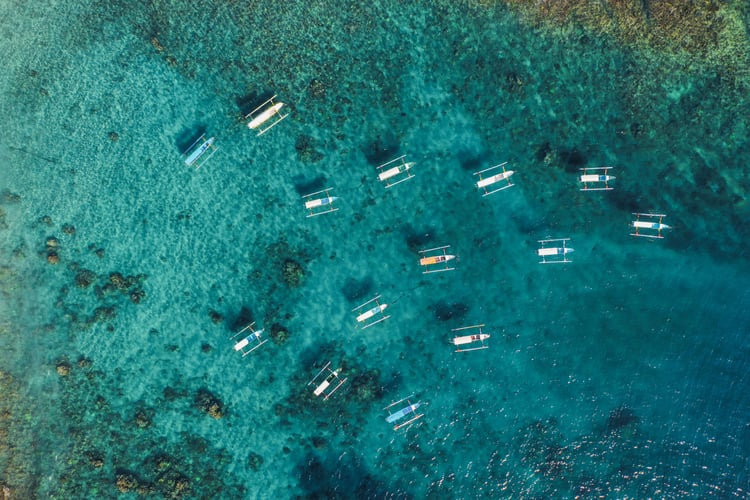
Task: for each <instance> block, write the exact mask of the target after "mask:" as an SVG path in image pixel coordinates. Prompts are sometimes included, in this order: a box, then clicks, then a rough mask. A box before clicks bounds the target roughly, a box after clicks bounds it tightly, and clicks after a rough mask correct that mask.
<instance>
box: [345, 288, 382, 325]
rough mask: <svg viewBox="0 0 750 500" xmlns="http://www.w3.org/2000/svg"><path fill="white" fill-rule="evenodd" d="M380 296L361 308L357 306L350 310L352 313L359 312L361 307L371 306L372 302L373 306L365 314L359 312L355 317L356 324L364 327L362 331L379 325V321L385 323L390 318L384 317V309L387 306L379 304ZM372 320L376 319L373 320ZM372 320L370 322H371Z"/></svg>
mask: <svg viewBox="0 0 750 500" xmlns="http://www.w3.org/2000/svg"><path fill="white" fill-rule="evenodd" d="M379 299H380V295H378V296H376V297H375V298H374V299H370V300H368V301H367V302H365V303H364V304H362V305H361V306H357V307H355V308H354V309H352V312H357V311H361V310H362V308H363V307H365V306H367V305H368V304H371V303H372V302H374V303H375V306H374V307H372V308H370V309H367V310H366V311H365V312H361V313H359V314H358V315H357V323H360V324H363V325H364V326H363V327H362V329H363V330H364V329H365V328H370V327H371V326H372V325H375V324H377V323H380V322H381V321H385V320H387V319H388V318H390V315H388V316H386V315H385V313H384V312H383V311H385V308H386V307H388V304H381V303H380V301H379ZM374 318H378V319H376V320H374ZM371 320H372V321H371Z"/></svg>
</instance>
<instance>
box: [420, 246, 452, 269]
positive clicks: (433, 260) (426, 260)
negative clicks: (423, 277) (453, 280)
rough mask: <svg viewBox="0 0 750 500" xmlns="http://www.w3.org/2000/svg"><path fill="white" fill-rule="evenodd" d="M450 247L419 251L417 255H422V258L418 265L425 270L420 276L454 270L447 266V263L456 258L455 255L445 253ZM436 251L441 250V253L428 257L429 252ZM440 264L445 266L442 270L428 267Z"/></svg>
mask: <svg viewBox="0 0 750 500" xmlns="http://www.w3.org/2000/svg"><path fill="white" fill-rule="evenodd" d="M450 247H451V246H450V245H446V246H442V247H436V248H429V249H427V250H420V251H419V253H420V254H421V255H422V257H421V258H420V259H419V265H420V266H424V267H425V270H424V271H422V274H430V273H440V272H443V271H453V270H454V269H456V268H455V267H449V264H448V262H450V261H451V260H453V259H455V258H456V256H455V255H448V253H447V252H446V249H448V248H450ZM436 250H442V253H438V254H434V255H430V254H431V252H435V251H436ZM440 264H445V267H444V268H443V269H432V268H431V267H430V266H436V265H440Z"/></svg>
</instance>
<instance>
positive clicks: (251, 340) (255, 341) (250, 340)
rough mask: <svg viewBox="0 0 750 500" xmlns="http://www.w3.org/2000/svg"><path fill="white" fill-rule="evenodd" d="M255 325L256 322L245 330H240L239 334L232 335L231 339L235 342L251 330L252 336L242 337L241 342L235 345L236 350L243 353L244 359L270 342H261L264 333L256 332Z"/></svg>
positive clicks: (266, 340)
mask: <svg viewBox="0 0 750 500" xmlns="http://www.w3.org/2000/svg"><path fill="white" fill-rule="evenodd" d="M254 325H255V322H254V321H253V322H252V323H250V324H249V325H247V326H246V327H245V328H243V329H242V330H240V331H239V332H237V333H235V334H234V335H232V337H231V339H232V340H234V339H235V338H236V337H238V336H239V335H240V334H242V333H244V332H246V331H248V330H250V334H249V335H246V336H245V337H242V339H240V340H239V341H237V342H236V343H235V344H234V350H235V351H240V352H241V353H242V357H243V358H244V357H245V356H247V355H248V354H250V353H251V352H253V351H254V350H256V349H257V348H259V347H260V346H262V345H263V344H265V343H266V342H268V339H265V340H261V339H260V336H261V334H262V333H263V330H255V329H254V328H253V326H254ZM251 345H254V346H253V347H252V348H250V349H248V347H249V346H251Z"/></svg>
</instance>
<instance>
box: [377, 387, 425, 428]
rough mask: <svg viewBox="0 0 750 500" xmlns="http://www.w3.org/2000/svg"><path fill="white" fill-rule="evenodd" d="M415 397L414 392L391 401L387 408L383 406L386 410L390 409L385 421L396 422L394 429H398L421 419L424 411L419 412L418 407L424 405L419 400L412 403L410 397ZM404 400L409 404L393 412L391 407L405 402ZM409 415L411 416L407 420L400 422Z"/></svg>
mask: <svg viewBox="0 0 750 500" xmlns="http://www.w3.org/2000/svg"><path fill="white" fill-rule="evenodd" d="M413 397H414V394H411V395H409V396H406V397H405V398H404V399H399V400H398V401H396V402H395V403H391V404H389V405H388V406H386V407H385V408H383V409H384V410H387V411H388V416H387V417H386V418H385V421H386V422H388V423H389V424H395V425H394V426H393V430H394V431H397V430H399V429H401V428H403V427H406V426H407V425H410V424H412V423H414V422H416V421H417V420H419V419H420V418H422V417H424V413H421V414H420V413H417V409H418V408H419V407H420V406H422V402H421V401H417V402H416V403H414V404H412V402H411V401H410V399H411V398H413ZM404 401H406V402H407V403H408V405H407V406H404V407H403V408H401V409H400V410H398V411H396V412H391V408H393V407H394V406H396V405H397V404H400V403H403V402H404ZM412 415H413V416H412ZM407 417H410V418H409V419H408V420H406V421H403V422H400V420H403V419H405V418H407Z"/></svg>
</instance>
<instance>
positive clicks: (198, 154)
mask: <svg viewBox="0 0 750 500" xmlns="http://www.w3.org/2000/svg"><path fill="white" fill-rule="evenodd" d="M215 142H216V137H211V138H210V139H206V135H205V134H201V136H200V137H198V139H196V141H195V142H194V143H192V144H191V145H190V147H189V148H187V149H186V150H185V151H184V152H183V153H182V160H183V161H184V162H185V165H187V166H188V167H195V169H196V170H198V169H199V168H201V167H202V166H203V165H205V164H206V162H207V161H208V160H209V158H211V157H212V156H213V155H214V153H216V151H218V150H219V148H217V147H216V145H215V144H214V143H215ZM206 155H208V156H206Z"/></svg>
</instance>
